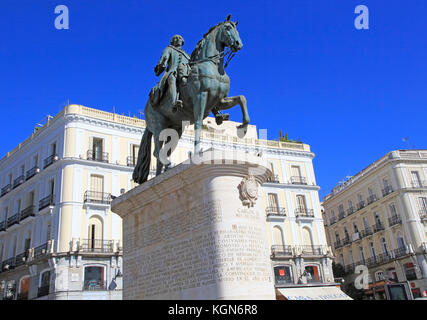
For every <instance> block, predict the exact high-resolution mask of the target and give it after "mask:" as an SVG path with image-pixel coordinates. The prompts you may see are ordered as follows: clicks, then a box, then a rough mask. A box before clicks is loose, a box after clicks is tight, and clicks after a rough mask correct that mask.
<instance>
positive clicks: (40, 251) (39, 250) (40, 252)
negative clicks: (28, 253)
mask: <svg viewBox="0 0 427 320" xmlns="http://www.w3.org/2000/svg"><path fill="white" fill-rule="evenodd" d="M48 244H49V242H46V243H44V244H42V245H40V246H38V247H35V248H34V251H33V259H34V260H36V259H40V258H42V257H43V256H45V255H46V254H47V252H48Z"/></svg>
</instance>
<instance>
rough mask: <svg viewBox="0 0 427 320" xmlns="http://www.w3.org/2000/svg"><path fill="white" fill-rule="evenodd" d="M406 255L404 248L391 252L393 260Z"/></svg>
mask: <svg viewBox="0 0 427 320" xmlns="http://www.w3.org/2000/svg"><path fill="white" fill-rule="evenodd" d="M407 254H408V253H407V251H406V247H399V248H397V249H395V250H393V256H394V257H395V258H400V257H404V256H406V255H407Z"/></svg>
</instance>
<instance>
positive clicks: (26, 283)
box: [18, 276, 30, 300]
mask: <svg viewBox="0 0 427 320" xmlns="http://www.w3.org/2000/svg"><path fill="white" fill-rule="evenodd" d="M29 289H30V276H25V277H23V278H21V280H20V281H19V292H18V300H28V291H29Z"/></svg>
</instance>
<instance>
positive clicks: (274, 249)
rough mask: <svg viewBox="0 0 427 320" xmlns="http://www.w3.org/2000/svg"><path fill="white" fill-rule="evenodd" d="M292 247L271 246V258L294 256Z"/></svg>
mask: <svg viewBox="0 0 427 320" xmlns="http://www.w3.org/2000/svg"><path fill="white" fill-rule="evenodd" d="M292 254H293V253H292V247H291V246H284V245H272V246H271V257H272V258H274V257H283V256H292Z"/></svg>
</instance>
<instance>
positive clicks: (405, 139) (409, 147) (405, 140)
mask: <svg viewBox="0 0 427 320" xmlns="http://www.w3.org/2000/svg"><path fill="white" fill-rule="evenodd" d="M402 141H403V142H407V143H408V149H411V146H410V145H409V137H405V138H402Z"/></svg>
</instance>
